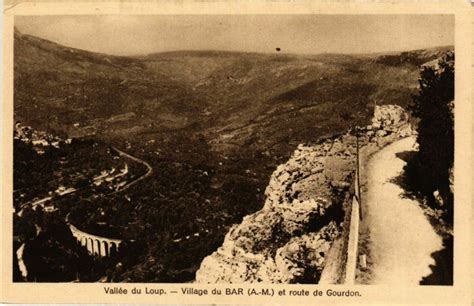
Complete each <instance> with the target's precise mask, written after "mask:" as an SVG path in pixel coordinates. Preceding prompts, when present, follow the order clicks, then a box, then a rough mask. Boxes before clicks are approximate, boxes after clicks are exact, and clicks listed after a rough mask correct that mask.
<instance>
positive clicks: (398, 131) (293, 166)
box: [196, 105, 411, 283]
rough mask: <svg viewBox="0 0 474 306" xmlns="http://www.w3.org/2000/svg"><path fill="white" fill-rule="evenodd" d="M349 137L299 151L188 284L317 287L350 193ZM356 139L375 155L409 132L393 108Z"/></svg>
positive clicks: (380, 111)
mask: <svg viewBox="0 0 474 306" xmlns="http://www.w3.org/2000/svg"><path fill="white" fill-rule="evenodd" d="M352 132H354V131H352ZM352 132H351V133H347V134H346V135H341V136H338V137H335V138H332V139H326V140H324V141H321V142H320V143H318V144H316V145H302V144H300V145H299V146H298V148H297V149H296V150H295V152H294V153H293V155H292V156H291V158H290V159H289V160H288V161H287V162H286V163H285V164H282V165H280V166H278V167H277V169H276V170H275V172H274V173H273V174H272V176H271V178H270V182H269V184H268V186H267V188H266V191H265V195H266V201H265V204H264V206H263V208H262V209H261V210H260V211H258V212H256V213H254V214H251V215H249V216H246V217H244V219H243V220H242V223H240V224H237V225H234V226H233V227H232V228H231V229H230V231H229V232H228V233H227V235H226V237H225V239H224V243H223V245H222V246H221V247H219V249H218V250H217V251H216V252H214V253H213V254H211V255H210V256H207V257H206V258H205V259H204V260H203V261H202V263H201V267H200V269H199V270H198V271H197V272H196V282H198V283H243V282H264V283H304V282H309V283H317V282H318V280H319V277H320V275H321V272H322V270H323V268H324V264H325V260H326V255H327V253H328V252H329V249H330V247H331V244H332V242H333V241H334V240H335V239H336V238H337V237H338V236H339V235H340V233H341V226H342V221H343V217H344V211H343V204H342V201H343V198H344V196H343V195H344V194H346V193H348V192H350V188H351V186H352V176H353V173H354V168H355V155H356V139H355V137H354V133H352ZM359 133H360V135H359V144H360V145H361V146H367V147H374V148H376V147H380V146H383V145H385V144H387V143H389V142H391V141H393V140H395V139H396V138H400V137H404V136H408V135H409V134H410V133H411V128H410V127H409V122H408V115H407V114H406V113H405V111H404V110H403V109H402V108H401V107H399V106H393V105H387V106H376V108H375V111H374V118H373V120H372V124H371V125H369V126H367V127H364V128H362V129H359ZM370 151H373V150H370Z"/></svg>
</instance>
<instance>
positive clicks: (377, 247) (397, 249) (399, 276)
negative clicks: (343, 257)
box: [362, 136, 443, 285]
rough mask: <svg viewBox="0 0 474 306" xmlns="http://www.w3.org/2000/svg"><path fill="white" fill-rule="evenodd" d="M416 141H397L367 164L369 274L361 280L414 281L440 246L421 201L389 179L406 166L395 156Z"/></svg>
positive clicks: (424, 272) (426, 269) (427, 270)
mask: <svg viewBox="0 0 474 306" xmlns="http://www.w3.org/2000/svg"><path fill="white" fill-rule="evenodd" d="M415 145H416V139H415V137H414V136H412V137H407V138H404V139H401V140H398V141H396V142H394V143H392V144H391V145H389V146H387V147H385V148H384V149H382V150H380V151H379V152H377V153H376V154H374V156H373V157H372V158H371V159H370V161H369V163H368V166H367V169H366V171H367V192H366V193H365V196H366V200H365V209H366V214H365V219H364V222H363V223H364V229H365V231H364V232H363V233H362V239H364V240H366V241H367V248H368V251H369V254H368V255H369V256H370V258H369V260H370V268H369V271H370V273H369V271H365V273H366V277H368V279H365V281H364V282H365V283H369V284H406V285H408V284H413V285H418V284H419V283H420V281H421V280H422V278H423V277H424V276H427V275H429V274H430V273H431V269H430V266H431V265H434V264H435V260H434V259H433V257H432V256H431V254H432V253H433V252H436V251H439V250H441V249H442V248H443V244H442V238H441V237H440V236H439V235H438V234H436V232H435V230H434V229H433V227H432V226H431V224H430V222H429V221H428V219H427V218H426V216H425V215H424V212H423V209H422V208H421V206H420V203H418V202H417V201H416V200H412V199H409V198H407V197H404V196H403V193H404V190H403V189H402V188H401V187H400V186H399V185H397V183H396V182H394V180H395V179H396V177H398V176H399V175H400V173H401V172H402V171H403V166H404V165H405V162H404V161H403V160H402V159H401V158H399V157H397V154H400V153H403V152H407V151H412V150H413V149H414V147H415Z"/></svg>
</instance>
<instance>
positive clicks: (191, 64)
mask: <svg viewBox="0 0 474 306" xmlns="http://www.w3.org/2000/svg"><path fill="white" fill-rule="evenodd" d="M450 49H451V48H450V47H443V48H435V49H430V50H416V51H411V52H402V53H399V54H390V55H377V56H373V57H371V56H349V55H334V54H322V55H314V56H307V55H278V54H272V55H270V54H257V53H241V52H221V51H176V52H165V53H157V54H150V55H148V56H142V57H124V56H111V55H106V54H99V53H93V52H88V51H83V50H78V49H73V48H68V47H64V46H61V45H59V44H56V43H53V42H50V41H47V40H44V39H40V38H37V37H33V36H30V35H24V34H21V33H20V32H18V31H15V113H16V116H17V117H16V118H17V119H18V120H25V121H29V122H30V123H32V124H37V125H40V126H44V125H45V124H46V123H48V125H49V127H54V128H56V129H64V130H66V131H70V132H71V131H73V130H74V129H73V125H74V124H76V123H79V124H80V126H82V127H85V126H89V127H90V126H92V127H93V128H95V130H96V131H97V132H98V133H102V134H108V135H112V136H114V134H115V135H120V136H131V135H127V134H129V133H131V134H135V133H140V132H143V131H149V130H150V128H153V129H154V130H157V131H161V130H170V129H171V130H174V129H182V128H192V129H195V128H197V129H198V130H199V132H204V133H205V134H207V135H208V136H210V137H211V138H212V140H214V142H215V143H217V142H221V141H223V142H229V141H231V142H233V143H238V144H242V143H245V142H246V141H247V140H248V139H249V137H250V138H264V139H265V140H266V141H268V140H270V141H271V139H269V137H270V138H271V135H269V134H274V133H273V132H274V131H275V129H277V130H279V131H285V132H286V133H288V135H284V133H283V134H281V133H280V134H281V135H280V136H281V137H274V138H281V139H284V138H287V137H285V136H290V137H289V138H288V141H290V140H293V141H295V142H300V141H304V140H310V139H311V138H313V137H314V135H315V134H314V132H315V131H317V133H316V134H318V135H319V134H326V133H331V132H332V131H333V130H334V128H335V127H337V126H339V125H341V124H343V125H347V124H348V123H349V121H351V120H349V119H350V118H352V117H353V118H359V119H362V118H363V119H367V118H368V115H369V113H370V112H371V107H372V106H373V105H374V103H375V101H377V103H379V104H400V105H402V106H403V105H406V104H407V103H409V101H410V94H411V93H413V91H414V89H415V88H416V86H417V84H416V79H417V77H418V66H419V65H420V64H422V63H425V62H428V61H431V60H433V59H435V58H438V57H440V56H441V55H442V54H443V53H445V52H446V51H448V50H450ZM387 66H388V67H387ZM130 113H133V114H134V115H133V116H127V119H126V120H120V121H118V122H117V120H109V119H110V118H112V117H114V116H117V115H121V114H130ZM341 121H342V122H341ZM344 121H346V122H344ZM309 130H311V131H309ZM307 133H310V134H311V137H303V135H305V134H307ZM307 136H309V135H307ZM222 138H225V139H227V141H226V140H223V139H222ZM275 141H280V139H278V140H276V139H275ZM273 144H275V143H273Z"/></svg>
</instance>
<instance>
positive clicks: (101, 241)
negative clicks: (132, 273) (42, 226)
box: [69, 224, 122, 257]
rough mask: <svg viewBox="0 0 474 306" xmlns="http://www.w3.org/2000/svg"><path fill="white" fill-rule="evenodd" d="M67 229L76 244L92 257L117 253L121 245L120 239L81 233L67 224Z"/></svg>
mask: <svg viewBox="0 0 474 306" xmlns="http://www.w3.org/2000/svg"><path fill="white" fill-rule="evenodd" d="M69 229H70V230H71V232H72V235H73V236H74V238H76V240H77V242H78V243H80V244H81V246H83V247H85V248H86V249H87V251H88V252H89V254H91V255H94V256H99V257H109V256H111V255H113V254H114V253H116V252H117V251H118V248H119V246H120V244H121V243H122V240H120V239H111V238H106V237H101V236H96V235H92V234H89V233H86V232H83V231H81V230H79V229H78V228H77V227H75V226H74V225H72V224H69Z"/></svg>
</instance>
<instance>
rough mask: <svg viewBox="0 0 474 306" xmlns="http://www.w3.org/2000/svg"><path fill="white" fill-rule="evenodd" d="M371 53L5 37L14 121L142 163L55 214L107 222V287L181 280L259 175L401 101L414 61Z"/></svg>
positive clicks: (260, 183) (242, 207)
mask: <svg viewBox="0 0 474 306" xmlns="http://www.w3.org/2000/svg"><path fill="white" fill-rule="evenodd" d="M448 49H449V48H438V49H434V50H433V51H426V52H424V53H422V55H419V56H417V58H420V59H423V60H424V61H429V60H432V59H434V58H436V57H437V56H438V53H439V52H443V51H445V50H448ZM394 56H395V55H394ZM379 59H380V58H378V57H377V56H346V55H331V54H324V55H314V56H299V55H280V54H275V55H271V54H253V53H239V52H219V51H202V52H185V51H183V52H170V53H160V54H152V55H149V56H146V57H141V58H124V57H114V56H109V55H102V54H94V53H90V52H86V51H82V50H76V49H71V48H66V47H63V46H59V45H56V44H54V43H52V42H48V41H45V40H41V39H38V38H35V37H31V36H28V35H23V34H21V33H18V32H17V33H15V119H16V120H19V121H22V122H25V123H27V124H29V125H31V126H33V127H35V128H37V129H45V130H55V131H58V133H59V132H62V133H65V134H67V135H69V136H72V137H82V136H84V135H88V137H93V138H94V139H95V140H96V141H100V142H103V143H105V144H107V145H108V146H113V147H116V148H119V149H122V150H124V151H126V152H128V153H129V154H131V155H133V156H135V157H138V158H140V159H142V160H145V161H146V162H148V163H149V164H150V165H151V166H152V167H153V173H152V174H151V175H150V176H149V177H148V178H147V179H146V181H143V183H141V184H137V185H135V186H133V188H130V189H127V190H126V191H124V192H120V193H116V194H113V195H109V196H105V197H93V196H81V194H75V195H72V196H71V197H70V198H68V199H64V201H59V202H58V203H57V204H58V207H59V208H60V212H61V213H64V212H67V213H69V212H70V216H71V218H72V219H74V220H75V221H76V222H79V223H81V224H83V225H84V226H85V227H87V229H88V230H94V231H97V232H100V231H102V228H101V227H100V226H97V224H99V225H100V223H102V222H105V223H107V224H113V225H114V226H115V227H114V230H113V231H115V233H116V234H117V235H120V236H121V237H122V238H124V239H125V240H126V242H125V244H124V245H123V247H122V246H121V248H120V249H119V254H117V257H116V258H115V259H114V260H113V261H112V260H111V261H110V263H109V265H108V270H107V272H106V274H107V275H108V276H109V277H110V278H109V280H114V281H140V282H157V281H159V282H182V281H189V280H192V279H193V277H194V273H195V271H196V270H197V269H198V267H199V264H200V262H201V260H202V259H203V258H204V257H205V256H207V255H209V254H210V253H211V252H213V251H214V250H215V249H216V248H217V247H218V246H219V245H221V244H222V241H223V238H224V235H225V233H226V232H227V230H228V228H229V227H230V226H231V225H232V224H233V223H237V222H240V221H241V219H242V217H243V216H245V215H247V214H249V213H252V212H255V211H256V210H258V209H260V208H261V206H262V205H263V202H264V190H265V186H266V185H267V183H268V179H269V176H270V174H271V173H272V172H273V171H274V170H275V167H276V166H277V165H278V164H280V163H282V162H283V161H285V160H286V159H287V158H288V156H289V155H290V154H291V152H292V151H293V150H294V149H295V147H296V146H297V145H298V144H299V143H308V142H315V141H317V140H318V138H321V137H327V136H330V135H333V134H339V133H342V132H345V131H346V130H347V129H348V127H350V126H352V125H354V124H360V125H362V124H364V123H366V122H367V121H368V120H369V118H370V117H371V114H372V110H373V105H374V100H376V101H377V103H378V104H399V105H402V106H406V105H407V103H408V102H409V101H410V95H411V94H413V93H415V89H416V79H417V75H418V67H417V65H416V64H414V63H413V61H412V60H408V61H405V60H400V61H393V60H390V61H389V62H386V61H379ZM15 154H16V153H15ZM87 157H88V158H91V159H92V158H93V156H92V155H87ZM109 234H113V233H112V230H111V231H110V232H109ZM130 241H133V242H130ZM90 278H91V277H90V276H87V277H84V279H90ZM81 279H82V278H81Z"/></svg>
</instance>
